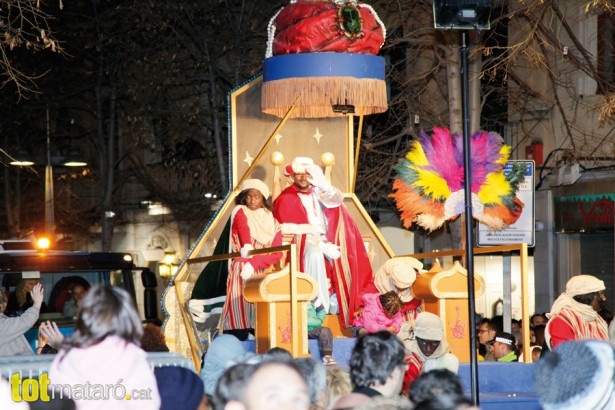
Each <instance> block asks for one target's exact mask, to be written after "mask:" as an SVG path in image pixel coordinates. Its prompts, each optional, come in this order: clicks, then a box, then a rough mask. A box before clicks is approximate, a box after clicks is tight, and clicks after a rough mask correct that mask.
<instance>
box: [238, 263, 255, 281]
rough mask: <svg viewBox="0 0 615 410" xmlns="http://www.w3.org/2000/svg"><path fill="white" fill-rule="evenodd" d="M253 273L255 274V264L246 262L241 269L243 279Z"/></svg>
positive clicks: (246, 278) (248, 277)
mask: <svg viewBox="0 0 615 410" xmlns="http://www.w3.org/2000/svg"><path fill="white" fill-rule="evenodd" d="M252 275H254V266H252V264H251V263H250V262H246V263H244V264H243V268H242V269H241V279H243V280H248V279H250V278H251V277H252Z"/></svg>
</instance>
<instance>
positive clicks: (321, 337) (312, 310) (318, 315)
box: [307, 302, 337, 366]
mask: <svg viewBox="0 0 615 410" xmlns="http://www.w3.org/2000/svg"><path fill="white" fill-rule="evenodd" d="M326 316H327V312H326V311H325V308H324V307H323V306H322V305H319V306H318V307H315V305H314V303H312V302H309V303H308V320H307V325H308V339H318V349H320V355H321V356H322V363H323V364H324V365H325V366H334V365H335V364H337V363H336V362H335V359H333V333H332V332H331V329H329V328H328V327H326V326H323V325H322V323H323V322H324V320H325V317H326Z"/></svg>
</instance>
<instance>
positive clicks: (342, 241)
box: [273, 185, 378, 326]
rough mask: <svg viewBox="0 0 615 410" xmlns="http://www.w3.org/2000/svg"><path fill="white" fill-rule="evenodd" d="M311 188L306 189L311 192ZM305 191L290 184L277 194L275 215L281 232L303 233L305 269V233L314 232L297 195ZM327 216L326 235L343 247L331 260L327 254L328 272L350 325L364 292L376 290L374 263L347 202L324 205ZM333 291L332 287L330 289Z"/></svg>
mask: <svg viewBox="0 0 615 410" xmlns="http://www.w3.org/2000/svg"><path fill="white" fill-rule="evenodd" d="M310 192H311V191H307V194H309V193H310ZM303 194H304V193H303V192H301V191H299V190H298V189H297V187H295V186H294V185H290V186H289V187H287V188H286V189H284V190H283V191H282V193H281V194H280V195H279V196H278V197H277V198H276V200H275V202H274V206H273V215H274V217H275V218H276V219H277V220H278V221H279V222H280V224H281V225H282V232H285V233H286V232H294V233H299V234H301V237H300V243H299V244H298V247H299V264H300V265H299V270H301V271H302V272H303V252H304V248H305V234H307V233H310V232H314V230H315V229H314V228H313V227H312V226H311V225H310V224H309V223H308V216H307V212H306V211H305V208H304V207H303V204H302V202H301V200H300V199H299V197H298V195H303ZM323 212H324V214H325V217H326V218H327V223H328V227H327V239H328V240H329V241H330V242H332V243H334V244H335V245H338V246H339V247H340V250H341V253H342V256H341V257H340V258H339V259H337V260H335V261H332V262H329V261H328V260H327V259H326V258H325V265H326V268H327V276H328V277H329V279H330V280H331V287H332V290H333V291H334V292H335V293H336V295H337V301H338V305H339V308H340V318H341V320H342V325H343V326H350V322H351V320H352V314H353V313H354V312H355V311H357V310H358V309H359V307H360V306H361V297H362V296H363V294H364V293H377V292H378V290H377V289H376V286H375V285H374V276H373V274H372V266H371V262H370V259H369V256H368V255H367V251H366V249H365V244H364V243H363V238H362V237H361V232H360V231H359V228H358V226H357V224H356V222H355V221H354V220H353V219H352V217H351V216H350V214H349V213H348V210H347V209H346V207H345V206H344V205H341V206H338V207H335V208H327V207H323ZM330 291H331V289H330Z"/></svg>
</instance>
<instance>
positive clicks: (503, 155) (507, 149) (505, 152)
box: [495, 145, 511, 165]
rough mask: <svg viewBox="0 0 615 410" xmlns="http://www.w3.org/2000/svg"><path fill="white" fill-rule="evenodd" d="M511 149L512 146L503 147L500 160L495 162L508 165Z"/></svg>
mask: <svg viewBox="0 0 615 410" xmlns="http://www.w3.org/2000/svg"><path fill="white" fill-rule="evenodd" d="M510 149H511V147H510V145H502V148H500V155H501V157H500V158H498V159H497V160H496V161H495V162H497V163H498V164H502V165H506V163H507V162H508V157H510Z"/></svg>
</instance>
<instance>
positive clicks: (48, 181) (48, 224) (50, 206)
mask: <svg viewBox="0 0 615 410" xmlns="http://www.w3.org/2000/svg"><path fill="white" fill-rule="evenodd" d="M49 123H50V120H49V105H47V164H46V165H45V235H46V236H47V239H49V242H50V245H53V244H54V243H55V239H56V238H55V230H56V226H55V220H54V198H53V168H52V166H51V128H50V124H49Z"/></svg>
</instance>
